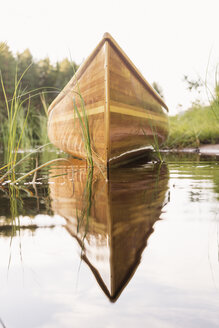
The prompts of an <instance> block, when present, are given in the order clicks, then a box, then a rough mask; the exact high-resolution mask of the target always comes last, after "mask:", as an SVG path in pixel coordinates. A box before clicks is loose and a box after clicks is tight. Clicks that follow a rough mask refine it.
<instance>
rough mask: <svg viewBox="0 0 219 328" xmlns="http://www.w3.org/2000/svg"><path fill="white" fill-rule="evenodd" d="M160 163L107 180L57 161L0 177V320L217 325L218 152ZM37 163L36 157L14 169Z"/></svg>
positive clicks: (47, 325)
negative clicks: (2, 180)
mask: <svg viewBox="0 0 219 328" xmlns="http://www.w3.org/2000/svg"><path fill="white" fill-rule="evenodd" d="M55 156H56V154H55V153H50V154H48V153H45V152H44V153H41V154H40V155H39V163H38V165H40V164H41V163H43V162H45V161H46V160H47V159H51V158H54V157H55ZM165 162H166V164H163V165H162V166H161V165H158V164H155V163H149V164H146V163H143V162H141V163H138V164H135V165H133V166H132V167H124V168H122V169H116V170H112V171H110V176H109V181H106V179H105V172H102V171H100V170H98V169H95V170H93V171H88V170H86V168H85V167H84V166H82V165H81V164H80V163H79V162H78V161H77V162H76V161H75V162H74V163H73V162H66V161H65V162H61V161H59V162H57V163H55V164H54V165H53V166H50V167H49V168H44V169H42V170H41V171H39V172H38V173H37V175H36V176H35V177H34V180H33V176H29V177H27V178H26V179H25V180H23V181H21V182H19V184H18V185H17V187H16V188H9V187H8V184H3V185H2V186H1V188H0V254H1V255H0V291H1V292H0V318H1V320H2V322H3V323H4V325H5V326H6V327H10V328H11V327H16V328H17V327H22V328H25V327H28V328H29V327H43V328H51V327H86V326H87V327H95V328H96V327H101V328H102V327H109V328H111V327H122V326H126V327H135V326H137V327H151V328H154V327H158V328H160V327H164V328H166V327H168V328H172V327H177V328H178V327H183V328H184V327H187V328H189V327H199V328H200V327H219V313H218V309H219V217H218V215H219V214H218V213H219V161H218V159H217V158H214V157H199V156H198V155H190V156H189V157H188V156H186V155H178V156H174V155H165ZM35 165H36V163H35V159H34V156H32V158H30V159H29V160H28V161H27V160H26V161H25V163H24V164H23V165H22V166H21V167H20V168H19V169H18V171H17V177H19V176H21V174H22V173H23V172H27V171H28V170H30V169H31V168H33V167H35ZM0 327H1V322H0Z"/></svg>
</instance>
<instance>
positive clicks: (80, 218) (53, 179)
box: [50, 162, 168, 302]
mask: <svg viewBox="0 0 219 328" xmlns="http://www.w3.org/2000/svg"><path fill="white" fill-rule="evenodd" d="M167 184H168V170H167V167H166V166H165V165H162V166H160V165H157V164H144V165H143V164H141V165H140V164H139V166H137V167H136V166H135V167H123V168H117V169H113V170H110V172H109V180H108V181H106V179H105V177H104V174H103V173H102V172H101V171H98V169H97V168H95V169H94V170H86V168H84V167H81V165H78V164H77V163H74V162H73V163H72V164H71V163H69V164H66V162H65V163H63V164H62V165H59V166H57V167H55V168H52V170H51V171H50V192H51V199H52V209H53V211H54V213H55V214H59V215H61V216H62V217H64V218H65V219H66V228H67V230H68V231H69V233H70V234H71V235H72V236H73V237H74V238H75V239H76V240H77V241H78V243H79V245H80V248H81V258H82V259H83V260H84V261H85V262H86V263H87V264H88V266H89V267H90V269H91V271H92V272H93V274H94V276H95V278H96V280H97V282H98V283H99V285H100V287H101V288H102V290H103V291H104V293H105V294H106V295H107V296H108V298H109V299H110V300H111V301H112V302H115V301H116V300H117V298H118V297H119V295H120V294H121V292H122V290H123V289H124V287H125V286H126V285H127V283H128V282H129V281H130V279H131V277H132V276H133V274H134V273H135V271H136V269H137V267H138V265H139V263H140V260H141V254H142V252H143V250H144V248H145V247H146V245H147V241H148V238H149V236H150V235H151V234H152V232H153V225H154V223H155V222H156V221H157V220H159V218H160V215H161V211H162V207H163V205H164V202H165V195H166V191H167Z"/></svg>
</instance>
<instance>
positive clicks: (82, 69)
mask: <svg viewBox="0 0 219 328" xmlns="http://www.w3.org/2000/svg"><path fill="white" fill-rule="evenodd" d="M106 41H108V42H110V44H111V46H112V47H113V49H114V50H115V51H116V52H117V53H118V55H119V56H120V57H121V58H122V60H123V61H124V62H125V64H126V65H127V66H128V67H129V68H130V69H131V71H132V73H133V74H134V75H135V76H136V77H137V78H138V80H139V81H140V82H141V83H142V84H143V85H144V86H145V87H146V89H147V90H148V91H149V92H150V93H151V95H152V96H154V97H155V99H156V100H157V101H158V102H159V104H160V105H161V106H162V107H164V108H165V109H166V110H167V112H168V111H169V109H168V107H167V105H166V104H165V103H164V101H163V99H162V98H161V97H160V95H159V94H158V93H157V92H156V91H155V90H154V89H153V88H152V87H151V86H150V84H149V83H148V82H147V80H146V79H145V78H144V77H143V75H142V74H141V72H140V71H139V70H138V69H137V67H136V66H135V65H134V64H133V62H132V61H131V60H130V59H129V57H128V56H127V55H126V54H125V52H124V51H123V50H122V49H121V47H120V46H119V45H118V43H117V42H116V41H115V40H114V39H113V37H112V36H111V35H110V34H109V33H108V32H106V33H105V34H104V35H103V38H102V40H101V41H100V42H99V43H98V45H97V46H96V48H95V49H94V50H93V52H92V53H91V54H90V56H88V57H87V59H86V60H85V61H84V62H83V63H82V64H81V65H80V67H79V68H78V70H77V71H76V72H75V74H74V75H73V77H72V78H71V80H70V81H69V82H68V83H67V84H66V86H65V87H64V88H63V89H62V91H61V92H60V94H59V95H58V96H57V97H56V98H55V99H54V100H53V102H52V103H51V105H50V106H49V108H48V114H49V113H50V112H51V110H52V109H53V108H54V107H55V106H56V105H58V103H59V102H60V101H62V99H63V98H64V97H65V96H66V95H67V94H68V91H70V90H72V88H73V87H74V86H75V84H76V83H77V82H78V80H79V79H80V77H81V76H82V75H83V73H84V72H85V71H86V69H87V67H88V66H89V65H90V63H91V62H92V61H93V59H94V58H95V56H96V55H97V53H98V52H99V51H100V49H101V48H102V46H103V45H104V44H105V42H106Z"/></svg>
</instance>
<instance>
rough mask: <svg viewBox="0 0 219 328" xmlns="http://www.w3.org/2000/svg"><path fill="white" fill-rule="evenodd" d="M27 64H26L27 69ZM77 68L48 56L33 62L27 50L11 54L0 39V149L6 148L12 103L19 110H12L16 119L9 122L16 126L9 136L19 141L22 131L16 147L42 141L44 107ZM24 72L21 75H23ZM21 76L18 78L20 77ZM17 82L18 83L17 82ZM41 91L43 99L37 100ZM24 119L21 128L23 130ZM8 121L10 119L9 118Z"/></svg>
mask: <svg viewBox="0 0 219 328" xmlns="http://www.w3.org/2000/svg"><path fill="white" fill-rule="evenodd" d="M27 67H29V69H28V70H27ZM77 68H78V66H77V65H76V64H75V63H74V62H73V63H71V62H70V61H69V60H68V59H64V60H63V61H61V62H57V63H56V64H55V65H53V64H51V63H50V60H49V58H45V59H42V60H39V61H34V59H33V57H32V55H31V53H30V51H29V49H26V50H24V51H23V52H22V53H17V54H16V56H15V55H13V54H12V52H11V51H10V49H9V47H8V45H7V44H5V43H3V42H0V73H1V80H2V83H1V84H0V120H1V126H0V148H3V149H7V148H8V146H7V145H8V137H9V135H10V133H9V132H10V130H9V127H8V124H9V116H8V111H9V108H10V109H12V107H14V105H15V104H17V106H18V107H19V111H16V110H15V112H16V115H15V117H14V118H16V122H15V121H13V124H16V129H13V131H16V132H15V134H14V136H13V137H14V139H15V140H19V138H20V135H21V133H22V134H23V138H22V141H21V143H20V147H21V148H30V147H31V146H34V145H36V144H42V143H45V142H46V140H47V114H46V110H45V107H46V106H47V104H48V103H51V102H52V101H53V99H54V98H55V97H56V95H57V93H59V92H60V90H61V89H62V88H63V87H64V86H65V85H66V83H67V82H68V81H69V80H70V79H71V77H72V76H73V75H74V72H75V71H76V70H77ZM24 72H25V74H23V73H24ZM21 76H22V79H20V77H21ZM18 81H19V85H17V83H18ZM15 90H16V92H15ZM42 94H43V95H44V98H43V99H42V98H41V99H40V96H41V95H42ZM25 99H30V102H29V101H24V100H25ZM21 103H22V105H21ZM21 107H22V108H21ZM14 109H15V107H14ZM17 109H18V108H17ZM27 111H29V115H28V116H27V115H26V114H27ZM26 119H27V120H26ZM25 120H26V121H25ZM24 122H26V126H25V130H24V129H23V126H24ZM11 123H12V121H10V124H11ZM21 131H23V132H21Z"/></svg>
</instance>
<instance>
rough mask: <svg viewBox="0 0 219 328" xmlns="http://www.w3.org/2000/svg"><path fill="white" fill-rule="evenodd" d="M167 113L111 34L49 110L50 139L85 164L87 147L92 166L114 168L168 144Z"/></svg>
mask: <svg viewBox="0 0 219 328" xmlns="http://www.w3.org/2000/svg"><path fill="white" fill-rule="evenodd" d="M163 108H167V107H166V105H165V104H164V102H163V100H162V99H161V98H160V97H159V95H158V94H156V93H155V91H154V90H153V89H152V88H151V87H150V85H149V84H148V83H147V81H146V80H145V79H144V78H143V77H142V76H141V74H140V72H139V71H138V70H137V69H136V67H135V66H134V65H133V64H132V63H131V61H130V60H129V58H128V57H127V56H126V55H125V54H124V52H123V51H122V50H121V48H120V47H119V46H118V45H117V44H116V42H115V40H114V39H112V37H111V36H109V35H108V34H107V35H105V37H104V38H103V40H102V41H101V42H100V43H99V45H98V46H97V47H96V49H95V50H94V51H93V53H92V54H91V56H90V57H88V59H87V60H86V61H85V63H84V64H82V66H81V67H80V68H79V70H78V71H77V73H76V74H75V75H74V76H73V78H72V80H71V81H70V82H69V83H68V84H67V86H66V87H65V88H64V89H63V91H62V92H61V93H60V95H59V96H58V97H57V98H56V99H55V100H54V102H53V103H52V104H51V106H50V108H49V120H48V135H49V138H50V140H51V142H52V143H54V144H55V145H56V146H57V147H59V148H60V149H62V150H63V151H65V152H67V153H70V154H72V155H74V156H77V157H81V158H85V159H86V158H87V156H88V149H87V146H88V147H90V151H91V153H92V157H93V160H94V164H95V163H98V164H102V165H104V166H108V165H113V164H115V163H120V162H123V161H124V160H125V161H126V160H130V159H133V158H135V157H136V156H137V155H139V154H142V153H144V152H145V151H146V150H148V149H150V148H152V146H154V145H155V144H156V145H159V144H161V143H162V142H163V141H164V140H165V139H166V137H167V135H168V118H167V115H166V114H165V112H164V110H163ZM88 132H89V142H87V141H88V140H87V133H88ZM87 144H88V145H87Z"/></svg>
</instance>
